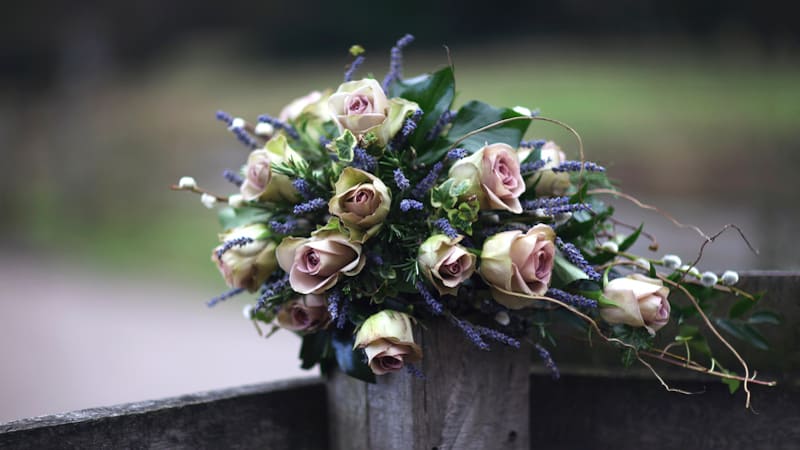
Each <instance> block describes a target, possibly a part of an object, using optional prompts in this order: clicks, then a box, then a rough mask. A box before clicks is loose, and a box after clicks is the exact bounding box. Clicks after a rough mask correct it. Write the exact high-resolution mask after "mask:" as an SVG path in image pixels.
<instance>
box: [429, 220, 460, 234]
mask: <svg viewBox="0 0 800 450" xmlns="http://www.w3.org/2000/svg"><path fill="white" fill-rule="evenodd" d="M433 224H434V225H435V226H436V228H438V229H440V230H442V233H444V234H446V235H447V237H449V238H450V239H455V238H457V237H458V231H456V229H455V228H453V225H452V224H450V221H449V220H447V219H445V218H440V219H436V220H434V221H433Z"/></svg>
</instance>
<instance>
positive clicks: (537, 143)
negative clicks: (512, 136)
mask: <svg viewBox="0 0 800 450" xmlns="http://www.w3.org/2000/svg"><path fill="white" fill-rule="evenodd" d="M546 143H547V141H545V140H544V139H536V140H533V141H522V142H520V143H519V146H520V147H522V148H532V149H534V150H536V149H538V148H542V147H544V144H546Z"/></svg>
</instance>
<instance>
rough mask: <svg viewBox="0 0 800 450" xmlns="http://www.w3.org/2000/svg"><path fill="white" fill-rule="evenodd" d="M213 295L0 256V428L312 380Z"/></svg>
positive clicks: (293, 346) (293, 354)
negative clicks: (213, 303) (71, 413)
mask: <svg viewBox="0 0 800 450" xmlns="http://www.w3.org/2000/svg"><path fill="white" fill-rule="evenodd" d="M214 294H215V293H213V292H203V291H201V290H192V289H191V288H187V287H185V286H181V285H179V284H178V285H176V284H167V283H166V282H164V281H152V280H147V279H136V278H132V277H128V276H124V275H122V274H119V275H114V276H110V277H109V276H101V275H100V274H98V273H94V272H91V271H88V270H85V269H81V268H80V267H75V266H71V265H67V264H53V263H41V262H40V261H37V260H35V259H34V258H32V257H24V256H22V257H21V256H19V255H14V254H12V255H9V254H3V253H0V339H1V340H2V345H0V422H5V421H8V420H13V419H17V418H23V417H30V416H36V415H42V414H50V413H56V412H63V411H68V410H74V409H80V408H87V407H93V406H104V405H110V404H115V403H121V402H130V401H135V400H144V399H152V398H159V397H164V396H173V395H178V394H184V393H190V392H196V391H200V390H207V389H214V388H220V387H227V386H234V385H239V384H247V383H258V382H263V381H269V380H275V379H281V378H288V377H295V376H313V375H315V374H316V372H308V371H303V370H301V369H300V368H299V360H298V359H297V353H298V351H299V344H300V341H299V339H298V338H297V337H295V336H294V335H293V334H291V333H288V332H284V331H280V332H278V333H277V334H275V335H273V336H272V337H271V338H270V339H268V340H264V339H262V338H260V337H259V336H258V334H257V333H256V331H255V329H254V327H253V326H252V325H251V324H250V323H249V322H248V321H246V320H245V319H244V318H243V317H242V314H241V309H242V305H243V302H242V301H241V300H239V299H233V300H231V301H229V303H224V304H220V305H218V306H217V307H216V308H214V309H208V308H206V307H205V305H204V303H203V301H204V300H205V299H207V298H209V297H211V296H213V295H214ZM265 331H266V329H265Z"/></svg>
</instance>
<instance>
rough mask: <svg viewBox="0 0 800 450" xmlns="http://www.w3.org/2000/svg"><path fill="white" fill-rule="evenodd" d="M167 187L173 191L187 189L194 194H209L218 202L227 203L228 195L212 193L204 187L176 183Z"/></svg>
mask: <svg viewBox="0 0 800 450" xmlns="http://www.w3.org/2000/svg"><path fill="white" fill-rule="evenodd" d="M169 188H170V189H172V190H173V191H189V192H194V193H195V194H206V195H210V196H212V197H214V198H215V199H217V201H218V202H223V203H227V202H228V197H224V196H220V195H216V194H212V193H211V192H209V191H207V190H205V189H202V188H199V187H193V188H182V187H180V186H178V185H177V184H173V185H172V186H170V187H169Z"/></svg>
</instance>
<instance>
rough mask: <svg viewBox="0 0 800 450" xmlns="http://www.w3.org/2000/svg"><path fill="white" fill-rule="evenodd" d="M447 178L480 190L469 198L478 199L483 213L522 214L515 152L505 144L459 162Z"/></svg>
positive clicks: (486, 148)
mask: <svg viewBox="0 0 800 450" xmlns="http://www.w3.org/2000/svg"><path fill="white" fill-rule="evenodd" d="M450 177H451V178H454V179H456V180H469V181H470V182H472V183H473V185H474V186H480V189H473V190H471V191H470V194H477V195H478V199H479V200H480V204H481V209H483V210H490V209H500V210H505V211H511V212H513V213H515V214H519V213H521V212H522V205H521V204H520V202H519V196H520V195H521V194H522V193H523V192H525V182H524V181H523V180H522V176H521V175H520V172H519V158H518V157H517V152H515V151H514V149H513V148H511V147H510V146H508V145H506V144H502V143H500V144H492V145H487V146H485V147H483V148H482V149H480V150H478V151H477V152H475V153H473V154H472V155H470V156H468V157H466V158H462V159H460V160H459V161H458V162H456V163H455V164H453V167H451V168H450Z"/></svg>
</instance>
